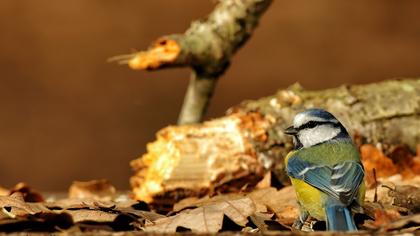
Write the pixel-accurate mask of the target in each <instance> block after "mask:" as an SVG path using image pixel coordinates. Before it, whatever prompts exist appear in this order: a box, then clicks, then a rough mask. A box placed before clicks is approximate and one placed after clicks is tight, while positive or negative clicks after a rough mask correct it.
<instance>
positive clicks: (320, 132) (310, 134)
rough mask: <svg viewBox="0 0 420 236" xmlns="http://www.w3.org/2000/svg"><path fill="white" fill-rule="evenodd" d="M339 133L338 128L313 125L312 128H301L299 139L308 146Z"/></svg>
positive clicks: (329, 138)
mask: <svg viewBox="0 0 420 236" xmlns="http://www.w3.org/2000/svg"><path fill="white" fill-rule="evenodd" d="M339 133H340V129H339V128H325V127H322V126H321V127H315V128H313V129H308V130H302V131H301V132H300V133H299V140H300V142H301V143H302V145H303V146H304V147H310V146H313V145H316V144H318V143H323V142H325V141H328V140H331V139H332V138H334V137H335V136H337V135H338V134H339Z"/></svg>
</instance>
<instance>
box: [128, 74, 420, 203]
mask: <svg viewBox="0 0 420 236" xmlns="http://www.w3.org/2000/svg"><path fill="white" fill-rule="evenodd" d="M311 107H321V108H324V109H326V110H328V111H330V112H332V113H333V114H334V115H335V116H336V117H337V118H338V119H339V120H340V121H342V123H343V125H344V126H345V127H346V128H347V130H348V131H349V133H350V134H351V135H352V136H353V137H354V139H355V142H356V144H358V145H359V146H360V145H362V144H373V145H375V146H376V147H379V148H380V149H381V151H382V152H383V153H384V155H387V154H388V153H389V152H390V151H392V150H395V147H396V146H403V147H406V149H407V150H408V151H409V152H410V151H411V152H412V153H414V151H415V149H416V145H418V144H419V143H420V128H419V127H420V80H419V79H411V80H408V79H407V80H389V81H384V82H380V83H373V84H366V85H351V86H341V87H337V88H332V89H327V90H319V91H308V90H304V89H302V88H301V87H300V86H298V85H294V86H291V87H290V88H288V89H286V90H280V91H278V92H277V93H276V94H274V95H273V96H269V97H266V98H262V99H259V100H255V101H245V102H243V103H242V104H240V105H238V106H235V107H232V108H231V109H229V110H228V112H227V115H226V116H224V117H221V118H218V119H214V120H211V121H207V122H204V123H202V124H196V125H182V126H169V127H166V128H164V129H162V130H161V131H159V132H158V133H157V140H156V141H155V142H153V143H150V144H149V145H148V147H147V151H148V152H147V153H146V154H145V155H143V156H142V157H141V158H138V159H136V160H134V161H132V163H131V165H132V167H133V169H134V170H135V172H136V173H135V175H134V176H133V177H132V178H131V184H132V187H133V191H134V194H135V197H136V198H137V199H138V200H143V201H146V202H149V203H152V202H156V203H159V205H160V206H162V205H164V204H168V205H172V204H173V203H174V202H177V201H178V200H179V199H182V198H185V197H191V196H203V195H206V194H212V193H218V192H237V191H241V190H246V189H250V188H253V187H254V186H255V185H256V184H257V183H258V181H259V180H261V179H262V178H263V176H264V175H265V173H266V172H267V171H269V170H271V171H273V172H274V173H275V175H276V176H277V178H278V179H279V180H280V181H281V182H282V183H286V182H287V178H286V177H285V175H284V171H283V158H284V156H285V155H286V154H287V152H288V151H289V150H290V149H291V148H292V143H291V139H290V137H287V136H285V135H284V134H283V132H282V131H283V129H284V128H285V127H287V126H288V125H290V123H291V120H292V118H293V116H294V115H295V114H296V113H297V112H299V111H302V110H304V109H306V108H311ZM391 156H392V155H391ZM413 156H414V155H413Z"/></svg>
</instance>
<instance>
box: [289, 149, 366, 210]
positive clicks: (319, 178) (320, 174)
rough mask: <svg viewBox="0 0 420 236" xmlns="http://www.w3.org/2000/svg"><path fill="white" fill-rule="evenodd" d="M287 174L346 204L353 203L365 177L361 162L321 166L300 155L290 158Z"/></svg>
mask: <svg viewBox="0 0 420 236" xmlns="http://www.w3.org/2000/svg"><path fill="white" fill-rule="evenodd" d="M287 174H288V175H289V176H291V177H293V178H296V179H300V180H303V181H305V182H306V183H308V184H310V185H312V186H314V187H315V188H318V189H319V190H321V191H323V192H325V193H326V194H328V195H329V196H331V197H333V198H335V199H337V200H339V201H340V202H342V203H343V204H345V205H350V204H351V203H352V201H353V200H354V198H355V196H356V194H357V193H358V190H359V186H360V184H361V183H362V181H363V177H364V171H363V166H362V164H361V163H360V162H355V161H346V162H342V163H340V164H337V165H334V166H325V165H324V166H320V165H314V164H311V163H309V162H307V161H305V160H302V159H301V158H299V156H294V157H291V158H290V159H289V161H288V164H287Z"/></svg>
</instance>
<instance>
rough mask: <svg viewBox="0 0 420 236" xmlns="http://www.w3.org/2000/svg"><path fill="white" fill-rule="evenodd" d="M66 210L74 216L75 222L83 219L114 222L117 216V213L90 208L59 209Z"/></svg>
mask: <svg viewBox="0 0 420 236" xmlns="http://www.w3.org/2000/svg"><path fill="white" fill-rule="evenodd" d="M59 212H65V213H67V214H69V215H71V216H72V217H73V221H74V222H75V223H77V222H81V221H93V222H112V221H114V220H115V218H117V216H118V214H117V213H110V212H104V211H99V210H89V209H78V210H66V211H59Z"/></svg>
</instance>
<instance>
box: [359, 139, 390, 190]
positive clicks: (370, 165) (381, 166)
mask: <svg viewBox="0 0 420 236" xmlns="http://www.w3.org/2000/svg"><path fill="white" fill-rule="evenodd" d="M360 152H361V160H362V163H363V166H364V168H365V173H366V177H365V179H366V182H367V184H368V186H373V184H374V183H375V177H374V175H373V169H375V171H376V177H377V178H381V177H388V176H392V175H395V174H397V173H398V168H397V166H396V165H394V163H393V162H392V160H391V159H390V158H388V157H387V156H385V155H384V154H383V153H382V152H381V151H380V150H378V149H377V148H376V147H374V146H373V145H370V144H366V145H362V146H361V147H360Z"/></svg>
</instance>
